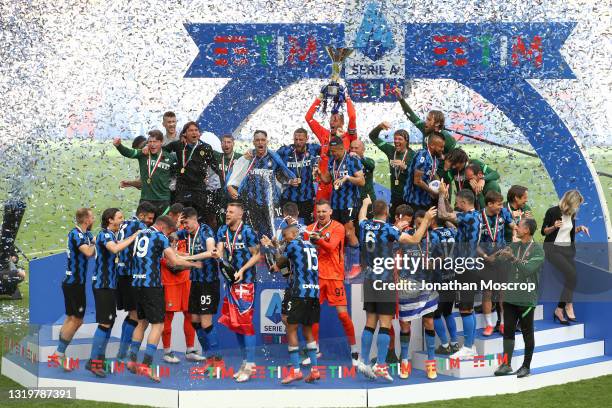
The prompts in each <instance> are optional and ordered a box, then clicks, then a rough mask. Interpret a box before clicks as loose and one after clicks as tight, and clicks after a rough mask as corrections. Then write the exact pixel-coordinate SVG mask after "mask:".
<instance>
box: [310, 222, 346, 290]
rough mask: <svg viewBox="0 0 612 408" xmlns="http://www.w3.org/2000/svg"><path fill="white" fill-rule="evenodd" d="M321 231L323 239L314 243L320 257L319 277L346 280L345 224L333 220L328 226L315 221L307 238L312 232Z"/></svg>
mask: <svg viewBox="0 0 612 408" xmlns="http://www.w3.org/2000/svg"><path fill="white" fill-rule="evenodd" d="M313 231H315V232H317V231H318V232H319V233H321V239H319V240H318V241H317V242H315V243H314V245H315V246H316V247H317V255H318V257H319V278H320V279H330V280H341V281H343V280H344V225H342V224H340V223H339V222H338V221H334V220H331V221H330V223H329V224H328V225H326V226H322V227H321V226H319V225H317V223H316V222H315V223H314V224H311V225H309V226H308V228H307V231H306V233H305V239H308V238H309V237H310V234H309V233H310V232H313Z"/></svg>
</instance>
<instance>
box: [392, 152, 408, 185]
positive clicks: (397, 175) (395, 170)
mask: <svg viewBox="0 0 612 408" xmlns="http://www.w3.org/2000/svg"><path fill="white" fill-rule="evenodd" d="M396 154H397V150H395V151H394V152H393V160H397V158H396V157H395V155H396ZM406 156H408V149H406V151H405V152H404V157H402V163H403V162H404V160H406ZM393 173H394V174H395V179H396V180H397V179H399V173H400V172H399V171H398V168H397V167H394V168H393Z"/></svg>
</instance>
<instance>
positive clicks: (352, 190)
mask: <svg viewBox="0 0 612 408" xmlns="http://www.w3.org/2000/svg"><path fill="white" fill-rule="evenodd" d="M327 168H328V171H329V174H330V175H331V177H332V180H331V182H332V184H333V183H334V181H336V180H339V179H341V178H343V177H345V176H351V177H354V176H355V173H357V172H358V171H363V164H361V160H359V158H357V157H353V156H351V155H349V154H348V153H346V154H345V155H344V157H343V158H342V159H340V160H336V159H335V158H334V157H332V158H331V160H330V161H329V164H328V167H327ZM360 197H361V196H360V194H359V187H358V186H356V185H355V184H353V183H351V182H350V181H346V182H344V183H343V184H342V186H340V188H339V189H337V190H336V189H335V188H334V189H333V190H332V195H331V207H332V209H334V210H347V209H349V208H356V205H357V202H358V200H359V198H360Z"/></svg>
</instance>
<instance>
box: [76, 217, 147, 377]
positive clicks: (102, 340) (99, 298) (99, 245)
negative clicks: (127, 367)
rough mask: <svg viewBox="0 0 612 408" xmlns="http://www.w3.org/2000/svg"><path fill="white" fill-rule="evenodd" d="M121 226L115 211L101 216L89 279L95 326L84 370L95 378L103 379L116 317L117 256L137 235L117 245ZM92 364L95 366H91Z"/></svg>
mask: <svg viewBox="0 0 612 408" xmlns="http://www.w3.org/2000/svg"><path fill="white" fill-rule="evenodd" d="M121 223H123V214H122V213H121V211H119V209H118V208H107V209H106V210H104V212H103V213H102V223H101V224H102V230H101V231H100V232H99V233H98V236H97V238H96V269H95V271H94V274H93V276H92V278H91V280H92V287H93V294H94V300H95V303H96V323H98V328H97V329H96V332H95V333H94V339H93V344H92V346H91V358H90V359H89V361H88V362H87V365H86V366H85V368H86V369H87V370H89V371H91V372H92V373H94V374H95V375H96V376H98V377H106V373H105V371H104V368H103V366H102V363H103V362H104V359H105V358H106V345H107V344H108V340H109V339H110V334H111V329H112V327H113V324H114V323H115V317H116V316H117V298H116V296H117V295H116V292H117V264H118V263H119V257H118V256H117V254H118V253H119V252H121V251H123V250H124V249H125V248H127V247H129V246H130V245H131V244H132V242H134V239H135V238H136V234H137V232H135V233H134V234H132V235H131V236H130V237H128V238H126V239H124V240H123V241H119V240H118V239H117V234H118V232H119V228H120V227H121ZM93 360H97V361H99V363H98V362H97V363H95V364H94V363H93Z"/></svg>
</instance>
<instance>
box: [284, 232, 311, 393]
mask: <svg viewBox="0 0 612 408" xmlns="http://www.w3.org/2000/svg"><path fill="white" fill-rule="evenodd" d="M282 233H283V240H284V242H285V243H286V245H285V249H284V250H283V254H282V256H281V257H279V258H277V265H278V267H279V268H282V267H284V266H286V265H288V266H289V269H290V271H291V274H290V276H291V278H290V282H289V287H288V288H287V289H286V291H288V292H289V296H290V298H289V301H288V303H287V343H288V349H289V359H290V362H291V366H292V369H291V371H290V372H289V374H288V375H287V376H286V377H285V378H283V380H282V383H283V384H289V383H292V382H294V381H299V380H301V379H302V378H303V375H302V372H301V370H300V360H299V358H300V357H299V343H298V333H297V332H298V326H299V325H301V326H302V334H303V335H304V338H305V339H306V351H307V353H308V357H309V358H310V362H311V367H312V368H311V370H310V374H309V375H308V377H306V380H305V381H306V382H307V383H312V382H314V381H316V380H318V379H319V378H321V376H320V373H319V370H318V368H317V342H316V340H315V337H314V335H313V333H312V326H313V325H314V324H316V323H319V314H320V304H319V276H318V275H319V274H318V270H319V262H318V258H317V250H316V249H315V247H314V246H313V245H312V244H311V243H310V242H309V241H304V240H302V239H301V238H300V231H299V228H298V226H297V225H295V224H294V225H289V226H287V227H285V228H284V229H283V232H282Z"/></svg>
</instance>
